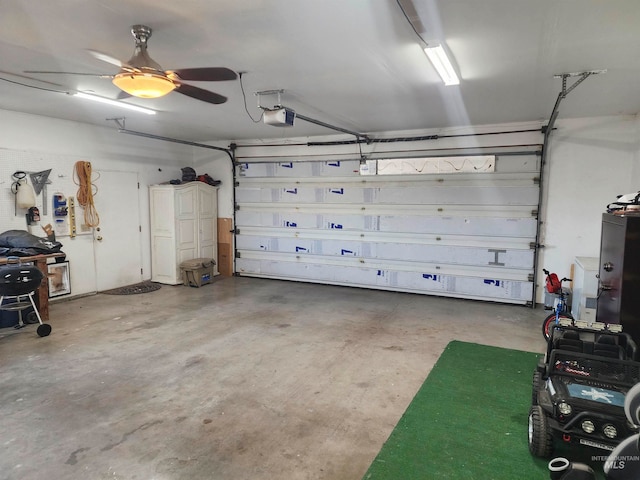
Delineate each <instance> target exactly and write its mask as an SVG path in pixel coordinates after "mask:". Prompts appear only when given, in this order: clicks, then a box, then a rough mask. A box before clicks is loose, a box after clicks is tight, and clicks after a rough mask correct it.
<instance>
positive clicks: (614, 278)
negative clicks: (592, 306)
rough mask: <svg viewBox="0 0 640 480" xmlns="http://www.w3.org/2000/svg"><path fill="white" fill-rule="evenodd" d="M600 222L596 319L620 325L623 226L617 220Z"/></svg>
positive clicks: (623, 244)
mask: <svg viewBox="0 0 640 480" xmlns="http://www.w3.org/2000/svg"><path fill="white" fill-rule="evenodd" d="M614 220H615V221H607V220H604V221H603V222H602V237H601V241H600V275H599V276H600V289H601V291H600V294H599V295H598V309H597V314H596V318H597V320H598V321H599V322H604V323H620V304H621V296H622V274H623V266H624V249H625V225H624V224H622V223H620V222H619V221H618V219H614Z"/></svg>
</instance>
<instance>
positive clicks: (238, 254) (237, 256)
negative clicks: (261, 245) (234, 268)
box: [236, 250, 240, 258]
mask: <svg viewBox="0 0 640 480" xmlns="http://www.w3.org/2000/svg"><path fill="white" fill-rule="evenodd" d="M236 258H240V252H239V251H238V250H236Z"/></svg>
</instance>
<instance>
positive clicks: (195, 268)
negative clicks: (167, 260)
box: [180, 258, 216, 287]
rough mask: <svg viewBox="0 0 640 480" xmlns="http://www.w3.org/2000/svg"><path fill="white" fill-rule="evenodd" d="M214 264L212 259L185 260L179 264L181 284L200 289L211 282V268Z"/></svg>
mask: <svg viewBox="0 0 640 480" xmlns="http://www.w3.org/2000/svg"><path fill="white" fill-rule="evenodd" d="M215 264H216V262H215V260H213V259H212V258H194V259H193V260H185V261H184V262H182V263H181V264H180V270H181V272H182V283H183V284H184V285H185V286H189V287H201V286H202V285H206V284H207V283H211V281H212V280H213V266H214V265H215Z"/></svg>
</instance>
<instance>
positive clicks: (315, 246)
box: [236, 235, 533, 269]
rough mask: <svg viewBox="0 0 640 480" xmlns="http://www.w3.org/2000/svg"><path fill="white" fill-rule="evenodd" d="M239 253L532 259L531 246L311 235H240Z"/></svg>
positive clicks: (525, 262) (502, 263)
mask: <svg viewBox="0 0 640 480" xmlns="http://www.w3.org/2000/svg"><path fill="white" fill-rule="evenodd" d="M236 248H237V250H238V251H239V252H240V255H242V254H243V253H245V252H246V251H256V252H259V251H262V252H278V253H293V254H296V255H329V256H334V257H358V258H363V259H384V260H402V261H415V259H420V261H421V263H446V264H458V265H476V266H490V265H494V266H499V267H506V268H522V269H527V268H528V267H529V266H530V265H531V262H532V261H533V251H532V250H522V249H520V250H518V249H508V248H504V247H502V246H500V245H496V246H493V247H490V248H486V247H484V248H483V247H461V246H451V245H421V244H406V243H402V242H401V241H396V242H393V243H383V242H359V241H353V240H326V239H324V240H323V239H311V238H279V237H264V236H260V237H258V236H248V235H241V236H239V237H238V239H237V244H236Z"/></svg>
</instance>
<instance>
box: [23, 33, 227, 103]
mask: <svg viewBox="0 0 640 480" xmlns="http://www.w3.org/2000/svg"><path fill="white" fill-rule="evenodd" d="M151 31H152V30H151V28H149V27H147V26H146V25H133V26H132V27H131V34H132V35H133V37H134V38H135V40H136V45H135V50H134V51H133V56H132V57H131V58H130V59H129V61H127V62H126V63H125V62H121V61H120V60H118V59H116V58H113V57H111V56H109V55H106V54H104V53H101V52H97V51H95V50H89V53H91V55H93V56H94V57H95V58H97V59H98V60H102V61H103V62H107V63H110V64H112V65H116V66H118V67H120V71H119V72H118V73H116V74H115V75H100V74H93V73H78V72H52V71H46V70H25V71H24V73H42V74H67V75H90V76H95V77H99V78H110V79H112V80H111V81H112V82H113V84H114V85H116V86H117V87H118V88H119V89H121V90H122V92H120V94H119V95H118V98H119V99H122V98H127V97H129V96H134V97H139V98H158V97H162V96H164V95H167V94H168V93H170V92H172V91H174V90H175V91H176V92H178V93H181V94H183V95H186V96H188V97H191V98H195V99H197V100H202V101H203V102H208V103H214V104H220V103H224V102H226V101H227V97H225V96H223V95H220V94H217V93H214V92H210V91H209V90H204V89H202V88H199V87H194V86H193V85H189V84H186V83H183V81H184V80H186V81H200V82H219V81H225V80H235V79H236V78H237V77H238V75H237V74H236V72H234V71H233V70H230V69H228V68H225V67H205V68H183V69H179V70H163V69H162V67H161V66H160V65H158V63H156V62H155V61H154V60H152V59H151V57H150V56H149V54H148V53H147V41H148V40H149V38H150V37H151Z"/></svg>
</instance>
